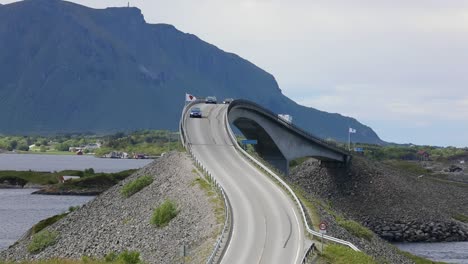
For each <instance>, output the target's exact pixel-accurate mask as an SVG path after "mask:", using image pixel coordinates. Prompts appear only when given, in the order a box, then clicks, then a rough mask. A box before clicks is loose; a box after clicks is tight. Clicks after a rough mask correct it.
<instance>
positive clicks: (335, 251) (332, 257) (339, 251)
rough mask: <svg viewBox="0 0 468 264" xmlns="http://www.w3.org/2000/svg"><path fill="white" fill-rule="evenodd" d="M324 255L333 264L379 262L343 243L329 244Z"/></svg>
mask: <svg viewBox="0 0 468 264" xmlns="http://www.w3.org/2000/svg"><path fill="white" fill-rule="evenodd" d="M322 257H323V258H325V259H326V260H328V261H329V262H330V263H333V264H350V263H359V264H377V261H375V260H374V258H372V257H371V256H369V255H366V254H365V253H363V252H361V251H354V250H353V249H351V248H349V247H346V246H341V245H328V246H327V247H326V248H325V250H324V252H323V254H322Z"/></svg>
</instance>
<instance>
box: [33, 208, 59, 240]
mask: <svg viewBox="0 0 468 264" xmlns="http://www.w3.org/2000/svg"><path fill="white" fill-rule="evenodd" d="M67 215H68V213H63V214H58V215H54V216H51V217H49V218H46V219H44V220H41V221H39V222H38V223H37V224H35V225H33V227H32V228H31V234H32V235H34V234H37V233H39V232H41V231H42V230H43V229H44V228H46V227H48V226H50V225H52V224H53V223H55V222H57V221H58V220H60V219H62V218H64V217H65V216H67Z"/></svg>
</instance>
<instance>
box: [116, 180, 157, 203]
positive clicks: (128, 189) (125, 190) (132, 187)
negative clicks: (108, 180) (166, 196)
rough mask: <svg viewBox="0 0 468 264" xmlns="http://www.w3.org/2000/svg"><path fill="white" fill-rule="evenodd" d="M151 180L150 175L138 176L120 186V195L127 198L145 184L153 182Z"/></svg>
mask: <svg viewBox="0 0 468 264" xmlns="http://www.w3.org/2000/svg"><path fill="white" fill-rule="evenodd" d="M153 180H154V179H153V177H151V176H141V177H138V178H137V179H135V180H133V181H131V182H129V183H127V184H125V185H124V186H123V187H122V190H121V192H122V195H123V196H125V197H127V198H128V197H130V196H132V195H134V194H135V193H137V192H139V191H141V190H142V189H143V188H145V187H146V186H148V185H150V184H151V183H152V182H153Z"/></svg>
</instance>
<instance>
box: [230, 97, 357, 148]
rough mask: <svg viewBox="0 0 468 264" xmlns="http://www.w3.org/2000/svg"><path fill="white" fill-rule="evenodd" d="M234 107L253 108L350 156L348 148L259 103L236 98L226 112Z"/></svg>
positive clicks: (296, 131)
mask: <svg viewBox="0 0 468 264" xmlns="http://www.w3.org/2000/svg"><path fill="white" fill-rule="evenodd" d="M235 107H241V108H247V109H249V108H250V109H253V110H255V111H257V112H259V113H261V114H262V115H264V116H266V117H268V118H270V119H273V120H275V121H276V122H279V123H281V124H282V125H284V126H285V127H288V128H289V129H291V130H293V131H294V132H295V133H297V134H299V135H301V136H303V137H305V138H307V139H309V140H312V141H314V142H316V143H318V144H320V145H323V146H326V147H327V148H330V149H333V150H334V151H336V152H339V153H342V154H343V155H348V156H351V153H350V152H349V151H348V150H346V149H345V148H342V147H340V146H339V145H338V144H335V143H332V142H329V141H326V140H324V139H322V138H320V137H318V136H315V135H313V134H312V133H310V132H307V131H305V130H304V129H302V128H300V127H298V126H296V125H294V124H293V123H289V122H286V121H285V120H283V119H282V118H280V117H278V115H277V114H276V113H274V112H273V111H271V110H269V109H266V108H265V107H263V106H261V105H259V104H257V103H254V102H252V101H249V100H245V99H236V100H234V101H232V102H231V103H230V104H229V109H228V112H229V111H230V110H231V109H232V108H235Z"/></svg>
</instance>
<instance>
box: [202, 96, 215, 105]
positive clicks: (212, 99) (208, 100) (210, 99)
mask: <svg viewBox="0 0 468 264" xmlns="http://www.w3.org/2000/svg"><path fill="white" fill-rule="evenodd" d="M217 103H218V101H217V100H216V97H215V96H208V97H206V99H205V104H217Z"/></svg>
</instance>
